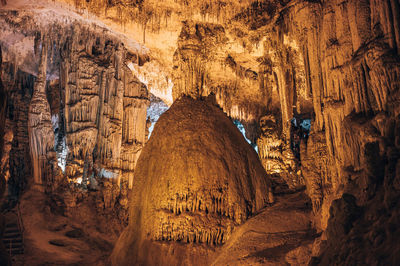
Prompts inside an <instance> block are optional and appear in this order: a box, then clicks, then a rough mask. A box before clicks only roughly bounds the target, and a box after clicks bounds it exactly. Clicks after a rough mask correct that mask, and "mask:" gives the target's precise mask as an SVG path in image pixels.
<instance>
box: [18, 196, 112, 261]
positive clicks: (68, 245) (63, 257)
mask: <svg viewBox="0 0 400 266" xmlns="http://www.w3.org/2000/svg"><path fill="white" fill-rule="evenodd" d="M46 206H48V205H47V204H46V197H45V195H44V194H43V193H41V192H37V191H28V192H26V193H25V194H24V195H23V197H22V199H21V201H20V210H21V215H22V217H23V225H24V244H25V245H24V246H25V253H24V254H22V255H16V256H14V257H13V258H12V261H13V265H14V266H15V265H17V266H19V265H32V266H33V265H99V266H101V265H105V261H106V260H107V258H108V256H109V255H110V253H111V251H112V246H113V244H112V243H111V242H112V241H108V239H106V237H105V236H104V235H101V234H100V233H98V232H96V230H95V225H93V227H94V229H93V230H87V228H85V229H83V228H82V225H81V224H80V223H79V221H74V220H72V219H71V218H69V217H65V216H62V215H56V214H52V213H51V212H50V208H49V207H46ZM67 235H68V236H67ZM113 241H115V239H114V240H113Z"/></svg>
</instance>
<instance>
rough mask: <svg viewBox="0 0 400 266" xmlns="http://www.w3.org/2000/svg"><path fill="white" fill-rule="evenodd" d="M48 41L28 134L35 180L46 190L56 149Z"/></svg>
mask: <svg viewBox="0 0 400 266" xmlns="http://www.w3.org/2000/svg"><path fill="white" fill-rule="evenodd" d="M46 69H47V43H46V40H44V41H43V43H42V52H41V57H40V63H39V70H38V77H37V80H36V81H35V85H34V88H33V96H32V99H31V102H30V104H29V112H28V135H29V149H30V156H31V160H32V166H33V173H32V174H33V182H34V185H35V187H36V188H38V189H39V190H44V187H43V185H45V184H44V181H45V178H46V176H47V174H48V173H45V171H46V169H47V167H46V165H47V163H48V159H49V158H48V156H47V155H48V154H49V151H52V150H54V132H53V128H52V124H51V114H50V105H49V103H48V101H47V97H46Z"/></svg>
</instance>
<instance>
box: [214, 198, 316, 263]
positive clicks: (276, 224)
mask: <svg viewBox="0 0 400 266" xmlns="http://www.w3.org/2000/svg"><path fill="white" fill-rule="evenodd" d="M310 215H311V208H310V206H309V204H308V200H307V196H306V195H305V194H304V192H297V193H294V194H286V195H280V196H277V197H276V198H275V204H274V205H273V206H270V207H266V208H264V209H263V210H262V211H261V212H260V213H259V214H258V215H256V216H254V217H252V218H251V219H249V220H248V221H247V222H246V223H245V224H243V225H242V226H240V227H238V228H237V229H236V230H235V231H234V232H233V234H232V236H231V238H230V239H229V241H228V242H227V243H226V244H225V245H224V246H223V247H222V250H221V252H220V254H219V256H218V257H217V258H216V260H215V262H214V265H288V264H290V265H307V264H308V261H309V260H310V258H311V250H312V244H313V242H314V239H315V237H316V236H317V235H316V232H315V230H313V229H312V227H311V220H310Z"/></svg>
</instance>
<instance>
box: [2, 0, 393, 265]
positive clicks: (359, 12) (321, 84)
mask: <svg viewBox="0 0 400 266" xmlns="http://www.w3.org/2000/svg"><path fill="white" fill-rule="evenodd" d="M26 2H29V1H27V0H26V1H24V0H20V1H17V2H15V3H12V4H11V5H10V4H9V5H8V6H18V5H20V6H23V4H24V3H26ZM54 2H56V4H52V3H46V4H45V5H43V7H41V8H43V9H45V10H46V11H48V10H49V9H46V7H48V6H52V7H51V8H54V9H55V8H56V7H57V5H58V8H59V6H60V5H61V6H62V7H68V8H71V7H70V6H67V5H65V3H66V2H68V3H71V4H72V5H74V6H75V7H76V9H75V10H74V11H75V13H74V12H70V13H69V14H71V15H72V14H75V15H76V13H79V14H81V15H83V16H87V17H88V18H89V17H90V16H92V17H91V19H93V20H94V21H96V23H99V21H98V20H96V19H100V20H101V21H102V22H104V23H106V24H107V25H108V27H110V28H111V29H112V30H113V31H116V32H119V33H122V34H123V36H125V37H126V36H128V37H129V38H131V39H135V40H136V41H138V40H139V41H141V42H142V43H145V44H146V46H147V47H149V48H150V52H149V53H148V54H146V55H144V54H143V53H141V52H140V51H139V50H141V48H142V47H141V48H140V49H138V50H137V51H136V52H134V53H131V55H129V56H127V57H126V58H130V60H132V61H134V63H133V64H129V63H126V65H129V67H130V69H131V70H132V71H133V72H134V73H135V75H136V76H137V78H138V79H139V80H140V81H141V82H144V83H147V84H149V86H150V85H151V87H152V90H153V91H154V92H157V93H158V96H159V97H161V98H165V99H167V101H166V102H168V103H169V104H170V103H171V101H172V99H179V97H181V96H182V95H189V96H191V97H193V98H200V97H204V96H207V95H209V94H211V93H212V94H214V95H215V96H216V101H217V103H218V104H219V105H220V107H221V108H222V109H223V110H224V112H225V113H227V114H228V115H229V116H230V117H232V118H235V119H238V120H240V122H241V123H242V124H243V125H244V126H245V128H246V134H247V136H248V137H249V139H250V140H251V141H252V143H258V149H259V156H260V159H261V160H262V163H263V166H264V167H265V168H266V170H267V171H269V173H272V174H274V181H276V182H274V183H276V184H280V185H281V187H285V186H288V187H289V188H290V189H298V188H299V187H301V186H302V185H303V184H304V185H305V186H306V192H307V194H308V195H309V197H310V198H311V200H312V206H313V211H314V215H315V218H314V225H315V226H316V227H317V228H318V230H325V229H327V228H328V229H327V232H328V233H327V234H323V236H324V237H325V236H326V235H328V239H326V241H327V242H326V244H327V245H328V246H329V247H335V246H336V247H340V249H341V250H336V249H332V248H331V249H328V251H329V250H334V251H335V252H337V253H340V254H341V255H340V256H335V255H334V254H333V252H324V251H323V250H322V249H323V248H322V249H321V252H322V253H321V252H320V253H318V252H315V253H314V254H313V255H314V256H319V255H321V254H323V257H322V259H323V261H324V262H329V263H331V264H335V263H337V264H343V263H348V264H351V263H352V262H354V261H357V259H355V258H358V259H363V260H364V262H366V263H368V264H371V263H375V261H376V260H377V258H378V257H376V256H375V255H371V254H370V252H369V251H370V250H373V249H375V251H376V252H375V253H376V254H377V255H382V256H386V257H388V258H389V260H390V261H389V260H388V264H394V263H395V262H397V261H396V258H395V257H393V256H391V255H390V254H389V253H390V248H389V246H390V245H392V240H393V239H392V238H390V237H388V236H390V235H391V234H392V233H393V235H395V234H396V232H397V231H396V230H395V229H393V226H392V225H390V226H388V227H385V225H384V224H385V223H386V222H388V223H389V224H398V223H397V222H398V221H397V220H396V219H395V218H393V216H392V213H394V214H396V213H397V205H396V204H395V199H396V198H397V196H398V193H397V184H398V180H397V179H398V173H399V170H398V168H399V166H398V159H399V156H398V154H399V137H398V136H399V129H398V127H399V126H398V124H399V122H398V120H399V114H400V109H399V106H400V104H399V101H400V93H399V82H398V80H399V75H400V68H399V62H400V60H399V51H400V50H399V47H400V37H399V36H400V30H399V28H400V25H399V24H400V20H399V15H398V14H399V1H398V0H383V1H377V0H369V1H368V0H362V1H356V0H349V1H342V0H327V1H301V0H300V1H289V0H287V1H286V0H284V1H281V0H279V1H278V0H266V1H255V2H252V1H229V0H228V1H206V0H204V1H203V0H198V1H190V2H189V1H162V2H160V1H153V0H144V1H136V2H132V1H124V0H122V1H83V0H80V1H72V0H64V1H54ZM60 3H62V4H60ZM51 8H50V9H51ZM86 12H89V13H86ZM42 13H45V12H40V13H39V12H38V13H37V14H36V16H37V17H40V18H42V20H43V21H47V20H48V19H49V17H48V16H47V17H46V16H43V15H42ZM2 14H3V17H5V14H7V15H8V16H7V18H6V19H3V20H2V22H3V21H4V22H5V23H0V27H1V29H2V31H1V32H2V34H3V35H2V36H5V37H4V38H1V42H3V43H5V44H6V49H5V50H7V53H6V54H7V56H6V58H7V62H12V64H15V63H17V65H18V66H23V71H22V72H21V71H18V70H17V69H18V68H15V67H14V68H13V67H12V66H9V67H7V71H5V72H6V78H5V79H4V80H6V82H5V84H6V87H7V88H13V89H10V90H9V91H10V102H11V103H10V106H14V107H16V108H11V109H12V110H13V111H14V112H13V117H12V118H11V116H10V118H9V121H14V122H15V123H11V124H12V127H13V134H12V136H13V138H10V139H12V142H13V144H12V149H11V151H10V153H9V162H10V167H9V169H10V171H9V172H10V180H13V179H14V177H15V176H26V173H28V172H27V170H26V169H29V160H28V161H27V160H23V159H24V156H25V155H24V154H25V153H26V152H27V151H28V150H29V146H28V144H27V130H26V121H27V104H28V103H29V101H30V96H31V93H32V89H33V84H34V83H33V76H29V74H27V73H31V74H35V75H36V73H34V72H35V71H32V70H35V69H36V68H37V63H38V60H23V59H21V58H27V56H28V58H29V56H31V57H32V58H33V56H34V54H35V53H34V51H33V50H35V51H36V50H38V49H37V48H38V45H37V43H38V42H37V40H38V39H40V38H38V37H36V34H37V32H35V27H34V26H32V25H28V24H29V23H26V21H29V20H28V19H27V18H26V17H24V16H23V14H24V12H22V13H21V14H22V15H21V14H19V15H15V14H14V15H12V14H11V13H2ZM93 16H95V17H93ZM64 19H65V17H64ZM69 22H70V21H69ZM86 22H87V21H86ZM24 23H25V24H24ZM23 25H25V26H26V28H28V30H25V31H23V32H22V33H21V34H15V35H13V34H11V33H12V32H13V29H14V28H19V27H24V26H23ZM41 27H42V28H43V26H41ZM78 28H79V27H78ZM89 28H90V27H89ZM95 28H96V27H95ZM102 29H104V28H102ZM97 30H98V28H97ZM53 32H58V31H53ZM61 32H62V34H59V35H54V36H57V38H53V40H56V39H57V40H58V39H60V42H59V44H68V45H69V44H74V45H70V46H68V45H67V47H63V46H62V45H59V46H57V47H63V49H64V51H66V55H64V56H63V57H62V58H63V64H66V65H68V68H69V69H64V70H63V71H62V72H61V73H62V74H61V75H64V74H65V75H64V76H68V79H69V80H71V84H64V83H63V82H61V84H63V85H62V86H64V88H65V92H67V91H68V92H70V94H69V95H64V94H63V97H61V98H62V99H66V98H67V96H68V97H69V98H68V99H69V102H68V103H66V102H64V105H67V108H66V110H67V109H68V113H65V114H66V116H65V118H64V113H63V111H61V113H62V114H60V115H59V117H60V121H64V120H67V121H68V124H67V125H65V126H64V125H62V126H61V124H60V127H59V128H60V129H62V130H63V129H64V128H68V130H67V131H65V132H63V133H62V134H59V135H58V136H63V135H66V136H68V135H69V136H70V137H69V138H68V137H67V138H66V142H68V143H69V144H68V145H67V146H69V148H71V152H70V153H69V155H68V156H69V157H68V159H67V161H68V170H67V173H68V175H69V177H71V178H72V179H76V180H77V179H79V178H80V177H82V179H83V180H82V181H83V184H87V182H86V180H93V179H90V178H91V176H92V173H94V174H95V175H96V173H97V174H99V173H101V175H103V176H104V174H105V175H106V176H114V175H115V174H118V176H119V177H120V179H121V180H124V181H123V182H121V183H122V184H123V185H122V187H127V186H129V184H131V185H133V183H132V180H133V179H132V176H133V167H134V165H135V164H134V161H135V160H136V159H137V157H138V155H139V153H140V152H139V150H140V149H141V147H142V146H143V143H144V142H143V139H144V138H145V135H146V134H145V133H144V134H142V132H144V131H145V130H144V128H145V126H143V127H142V126H140V128H136V126H132V124H131V123H132V122H131V120H129V119H125V117H135V116H136V115H138V121H140V123H139V124H141V125H144V124H145V122H144V121H143V119H144V118H143V116H141V115H140V114H141V113H144V110H145V107H142V106H141V104H143V103H144V102H145V101H144V98H146V97H147V96H145V94H140V93H136V92H135V93H132V94H131V93H130V92H129V93H127V92H126V90H125V89H124V92H123V93H122V92H121V91H122V90H121V82H120V81H121V77H123V76H124V74H121V73H125V70H124V69H126V67H125V66H123V67H122V69H123V71H122V72H121V71H120V66H121V64H120V63H118V62H121V60H122V59H121V58H123V56H122V57H121V56H120V55H121V54H120V53H121V52H122V54H123V53H124V52H123V50H120V46H119V45H117V43H119V42H114V43H113V44H110V43H106V40H105V39H107V38H105V39H103V38H100V40H99V43H97V39H96V38H93V35H92V34H91V33H90V30H87V28H86V27H83V28H81V29H80V30H77V32H78V34H77V35H76V38H75V40H74V39H73V38H71V39H69V40H66V39H65V38H64V37H63V36H71V35H70V34H69V33H68V34H67V32H70V31H68V30H67V31H64V30H62V31H61ZM18 33H20V32H18ZM10 36H12V38H11V37H10ZM85 36H86V37H85ZM94 36H97V35H96V34H94ZM25 37H27V38H25ZM17 39H18V40H26V42H28V43H30V46H31V47H36V48H35V49H31V50H32V51H30V50H29V49H28V50H27V49H25V48H24V47H25V46H24V45H23V44H24V42H18V41H16V40H17ZM77 39H78V40H81V39H82V40H84V41H83V42H82V43H81V44H79V41H77ZM35 40H36V41H35ZM107 40H108V39H107ZM34 43H36V45H34ZM106 44H107V45H106ZM96 47H98V48H100V50H97V48H96ZM105 47H109V48H110V49H111V50H112V51H108V50H107V49H105V50H104V49H103V48H105ZM74 49H76V50H74ZM27 51H28V52H27ZM98 51H101V52H100V56H97V52H98ZM135 53H136V55H135ZM14 55H17V56H14ZM22 55H24V56H22ZM105 55H106V56H105ZM110 55H111V57H110ZM13 56H14V57H13ZM103 56H105V57H107V60H105V62H106V63H105V64H104V65H103V64H102V63H103V61H102V60H101V62H99V61H98V60H95V59H93V57H95V58H97V57H100V58H101V57H103ZM108 58H111V59H110V60H108ZM133 58H136V59H135V60H136V61H135V60H134V59H133ZM56 61H57V60H56ZM122 61H124V60H122ZM148 61H150V62H148ZM32 62H34V63H32ZM12 64H11V65H12ZM133 65H134V66H133ZM171 66H172V69H171ZM77 69H78V70H79V71H78V72H75V70H77ZM98 69H100V70H101V71H103V73H105V76H104V77H103V76H102V75H100V74H98V73H96V71H97V70H98ZM82 70H84V71H82ZM3 72H4V71H3ZM159 73H160V74H159ZM120 74H121V75H120ZM8 77H10V78H8ZM96 77H98V78H96ZM131 78H132V77H131ZM131 78H128V79H129V80H130V79H131ZM61 79H62V78H61ZM133 79H134V78H132V80H133ZM10 81H12V82H10ZM13 81H15V82H14V83H13ZM95 81H96V82H97V81H99V83H96V82H95ZM104 81H105V82H104ZM103 83H106V84H110V86H105V87H104V88H103V87H101V86H100V84H103ZM74 86H76V87H74ZM135 86H136V85H135ZM141 86H142V85H141V84H140V83H139V82H138V83H137V87H136V89H135V90H133V91H140V90H141ZM86 87H87V88H86ZM20 88H23V89H20ZM103 89H104V90H103ZM103 91H104V92H110V94H104V95H103V94H102V92H103ZM121 95H123V99H121V97H122V96H121ZM132 95H141V96H132ZM135 97H136V98H135ZM137 98H143V101H141V100H140V102H141V104H138V102H137V101H138V100H137ZM82 99H84V100H82ZM105 100H107V102H106V101H105ZM85 101H87V103H84V102H85ZM121 101H122V102H123V110H124V111H123V113H124V114H123V115H122V117H123V118H121V113H122V111H121V107H120V106H121ZM50 105H51V103H50ZM62 105H63V104H62ZM132 106H134V107H133V108H132ZM110 109H112V110H116V112H111V111H110ZM83 110H88V111H87V112H85V111H83ZM95 110H100V111H99V112H96V111H95ZM89 114H90V117H89V116H88V115H89ZM67 116H68V117H67ZM87 116H88V117H87ZM94 116H95V118H94ZM139 116H140V118H139ZM293 118H295V120H293ZM297 119H299V121H302V120H304V119H307V120H310V121H311V131H309V130H308V131H307V132H306V135H304V133H305V132H304V131H301V130H299V128H298V126H297V125H296V123H295V122H293V121H297ZM100 121H103V122H100ZM121 121H122V122H121ZM266 121H272V122H271V123H270V124H271V125H272V126H266V124H268V123H266ZM102 123H105V124H107V126H104V125H102ZM121 123H122V129H121ZM128 124H129V126H127V127H125V125H128ZM258 124H260V128H257V127H258V126H257V125H258ZM274 124H275V125H274ZM86 126H87V127H86ZM128 128H129V130H127V129H128ZM86 129H87V133H88V134H85V135H84V136H83V134H81V135H80V133H79V132H80V131H81V130H83V131H84V132H86V131H85V130H86ZM76 130H77V131H76ZM121 132H122V133H121ZM308 133H309V135H308ZM86 135H87V136H88V137H85V136H86ZM10 136H11V135H10ZM62 139H63V138H62V137H60V140H62ZM59 143H61V144H62V141H60V142H59ZM119 143H121V144H119ZM61 146H62V145H58V147H61ZM111 153H112V155H111ZM4 161H5V162H6V161H7V159H6V158H5V159H4ZM25 162H27V163H26V166H22V165H23V164H25ZM118 165H119V166H118ZM6 168H7V167H6ZM6 168H5V169H6ZM103 169H104V170H105V171H104V170H103ZM16 180H17V182H20V181H18V180H20V179H16ZM112 180H114V179H111V180H108V179H107V178H105V179H104V182H102V183H101V185H100V187H102V186H103V187H104V189H103V190H101V192H100V193H99V195H101V196H99V198H101V200H99V202H98V203H99V206H107V207H105V208H111V207H112V206H113V204H114V205H115V204H117V205H118V202H119V203H121V202H124V203H123V204H124V205H125V206H126V202H127V199H126V196H123V195H122V193H124V195H126V194H127V193H126V192H121V195H120V194H118V192H117V191H118V186H117V185H116V184H115V183H116V182H115V183H113V181H112ZM128 180H131V182H130V183H129V181H128ZM22 183H23V182H22ZM90 183H92V182H91V181H90ZM133 189H134V186H133ZM71 191H73V192H71ZM122 191H124V190H122ZM282 191H283V190H282ZM282 191H277V192H282ZM344 192H347V193H349V194H352V195H354V196H355V204H356V205H357V206H359V207H360V208H361V209H364V211H365V212H364V214H362V215H360V216H359V217H352V218H351V219H350V220H351V221H352V222H348V221H350V220H348V219H347V218H346V215H344V216H343V215H341V214H340V213H337V212H340V210H339V209H340V208H336V207H335V204H336V203H334V204H333V208H332V209H333V212H331V213H332V214H333V216H332V219H333V220H332V221H331V222H328V219H329V216H330V211H329V209H330V208H331V205H332V202H334V200H336V199H340V198H341V196H342V194H343V193H344ZM68 193H69V194H68V195H69V196H68V195H66V196H65V199H66V200H65V202H68V204H70V205H69V206H74V208H76V206H78V205H79V200H78V199H81V198H80V196H76V195H80V194H79V193H78V192H76V193H75V191H74V190H73V189H71V190H70V191H69V192H68ZM185 195H186V194H185ZM120 196H122V197H121V198H120ZM120 199H122V200H120ZM345 201H346V200H345ZM121 204H122V203H121ZM340 204H341V203H340ZM343 204H344V203H343ZM343 204H342V205H343ZM346 204H347V203H346ZM346 204H344V205H343V206H347V205H346ZM342 205H340V206H342ZM350 205H351V206H353V207H354V204H353V203H351V204H350ZM353 209H355V208H353ZM377 210H382V212H380V211H377ZM335 217H336V218H335ZM337 217H339V218H337ZM342 221H345V223H346V224H347V225H346V226H348V227H349V231H348V232H349V234H351V237H349V238H347V237H344V236H343V234H342V231H341V230H336V229H337V228H340V226H338V225H335V224H336V223H339V224H340V223H342ZM349 224H350V225H349ZM352 226H353V227H352ZM363 226H364V227H363ZM331 227H332V228H333V229H332V228H331ZM362 227H363V228H366V229H365V231H363V230H359V229H360V228H362ZM352 228H353V229H352ZM357 228H358V229H357ZM346 230H347V229H346ZM367 230H371V232H373V233H371V235H369V236H368V233H367ZM388 230H389V231H390V232H389V233H385V234H383V233H382V231H388ZM336 231H338V235H341V236H342V237H337V238H336V237H334V235H335V233H332V232H336ZM339 231H340V232H339ZM329 232H331V233H329ZM352 232H353V233H352ZM352 237H353V238H352ZM329 238H331V239H329ZM359 238H360V239H363V240H365V241H364V242H365V243H367V244H366V248H365V249H357V245H356V244H354V247H353V246H352V247H351V248H349V247H350V246H351V245H353V243H355V242H356V239H359ZM321 239H322V238H321ZM375 239H377V240H375ZM321 241H325V239H324V240H321ZM369 244H371V245H369ZM374 245H375V246H374ZM322 246H323V245H322ZM363 250H366V251H365V252H364V253H363ZM299 252H301V251H299ZM352 254H355V255H354V256H352ZM370 256H371V257H370ZM373 256H375V257H373ZM344 258H346V259H344Z"/></svg>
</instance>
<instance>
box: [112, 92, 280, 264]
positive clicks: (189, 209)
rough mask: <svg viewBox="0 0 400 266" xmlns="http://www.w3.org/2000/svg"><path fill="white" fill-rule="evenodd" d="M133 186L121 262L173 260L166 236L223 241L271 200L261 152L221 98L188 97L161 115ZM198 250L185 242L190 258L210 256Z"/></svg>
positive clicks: (118, 254)
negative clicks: (229, 114) (218, 104)
mask: <svg viewBox="0 0 400 266" xmlns="http://www.w3.org/2000/svg"><path fill="white" fill-rule="evenodd" d="M133 188H134V191H135V193H134V194H133V195H134V196H133V198H132V199H131V202H130V212H131V218H130V221H131V222H130V225H129V226H128V227H127V228H126V230H125V232H124V233H123V235H122V236H121V237H120V240H119V241H118V243H117V245H116V247H115V249H114V253H113V256H112V261H113V264H115V265H128V264H130V263H145V264H146V263H150V264H153V263H156V264H159V263H161V264H168V263H173V264H174V263H175V262H176V258H173V257H171V256H170V255H166V254H165V251H166V249H165V248H163V246H164V244H161V243H163V242H164V241H171V243H170V244H168V246H170V248H172V249H174V248H176V245H175V244H174V243H173V242H186V243H198V244H207V245H221V244H223V243H225V242H226V241H227V240H228V239H229V236H230V232H231V229H232V228H233V227H234V226H236V225H239V224H241V223H243V222H244V221H246V219H248V218H249V217H250V216H251V215H253V214H254V213H256V212H257V211H258V210H260V209H261V208H262V207H263V206H265V205H266V204H268V203H271V202H272V201H273V199H272V193H271V185H270V181H269V179H268V177H267V176H266V173H265V171H264V169H263V167H262V165H261V164H260V162H259V161H258V158H257V155H256V153H255V152H254V150H253V149H252V147H251V146H250V145H249V144H248V143H247V142H246V141H245V140H244V139H243V137H242V136H241V133H240V132H239V131H238V130H237V128H236V127H235V126H234V125H233V123H232V122H231V121H230V120H229V119H228V118H227V117H226V115H225V114H224V113H223V112H222V111H221V110H220V109H218V108H217V107H216V106H212V105H211V104H210V103H208V102H206V101H202V100H193V99H190V98H187V97H183V98H181V99H179V100H177V101H175V103H174V104H173V105H172V106H171V108H170V109H169V110H168V111H166V112H165V113H164V114H163V115H162V116H161V117H160V119H159V120H158V122H157V124H156V126H155V128H154V131H153V133H152V135H151V138H150V140H149V142H148V143H147V145H146V146H145V147H144V149H143V151H142V153H141V155H140V158H139V161H138V164H137V167H136V170H135V178H134V181H133ZM159 241H161V242H160V243H159ZM165 247H167V246H165ZM150 254H151V257H150V256H149V255H150ZM195 254H197V252H196V248H195V247H189V246H187V249H186V251H185V252H183V253H182V254H181V255H182V256H184V258H185V260H187V261H188V263H193V261H194V260H196V258H197V259H200V260H201V261H202V262H206V261H207V258H206V257H204V258H199V257H196V256H194V257H192V255H195Z"/></svg>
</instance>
